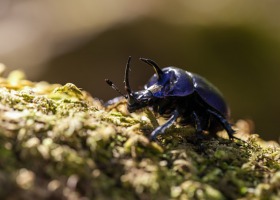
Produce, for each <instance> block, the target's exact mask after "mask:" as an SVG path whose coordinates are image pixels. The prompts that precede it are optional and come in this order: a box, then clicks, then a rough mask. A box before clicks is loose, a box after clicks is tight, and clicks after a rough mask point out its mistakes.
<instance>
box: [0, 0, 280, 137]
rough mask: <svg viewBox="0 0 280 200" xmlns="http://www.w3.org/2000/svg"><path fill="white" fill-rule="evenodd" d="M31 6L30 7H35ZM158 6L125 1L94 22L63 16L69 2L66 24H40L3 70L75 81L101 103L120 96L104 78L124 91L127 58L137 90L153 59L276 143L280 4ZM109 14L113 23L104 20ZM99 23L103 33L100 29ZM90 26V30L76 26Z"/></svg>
mask: <svg viewBox="0 0 280 200" xmlns="http://www.w3.org/2000/svg"><path fill="white" fill-rule="evenodd" d="M7 2H8V1H7ZM28 2H29V4H30V5H31V3H32V2H33V1H31V0H30V1H28ZM69 2H71V1H69ZM136 2H138V1H136ZM155 2H157V4H156V3H149V1H147V2H145V1H143V4H140V3H139V4H138V6H139V8H137V6H136V5H134V4H130V3H128V1H121V2H120V3H119V4H118V5H115V6H116V7H114V6H111V7H110V9H111V10H109V11H108V10H107V11H104V13H103V12H100V13H99V15H95V16H91V14H89V13H91V12H90V10H91V9H90V8H88V9H87V10H86V11H85V10H83V9H84V7H82V8H83V9H80V10H78V11H79V12H80V14H81V15H82V14H84V13H85V12H86V13H88V16H84V15H82V16H83V17H84V18H82V17H81V18H79V17H77V19H76V18H75V19H76V21H75V20H73V19H72V20H71V18H66V17H65V16H69V17H71V16H73V15H74V16H79V15H78V14H77V13H75V14H73V13H72V11H69V12H65V9H67V10H71V9H70V8H69V3H68V4H66V3H65V4H61V5H60V6H58V8H57V10H58V11H57V16H58V17H59V16H60V15H61V16H64V17H62V18H58V19H59V20H57V21H56V19H55V18H54V19H53V18H51V20H53V21H51V20H50V19H49V20H45V21H42V22H41V24H40V23H37V24H40V25H42V27H45V28H43V29H42V30H45V29H46V30H48V31H42V32H40V37H39V38H37V40H33V41H35V42H33V43H30V44H29V46H28V44H27V45H26V46H25V47H26V48H23V46H21V48H22V49H21V50H20V51H19V50H18V51H14V53H13V54H12V53H11V54H4V53H2V54H1V48H0V59H1V61H3V63H5V64H6V65H7V66H8V70H12V69H15V68H19V69H23V70H24V71H25V72H26V74H27V76H28V77H29V78H30V79H32V80H34V81H41V80H46V81H48V82H52V83H61V84H64V83H67V82H72V83H74V84H76V85H77V86H78V87H80V88H82V89H84V90H87V91H89V92H90V93H91V94H92V96H94V97H97V98H100V99H102V100H104V101H106V100H108V99H110V98H113V97H115V96H117V95H118V94H117V93H116V92H115V91H113V90H112V89H111V88H110V87H108V86H107V84H106V83H105V82H104V79H105V78H109V79H111V80H112V81H113V82H114V83H115V84H116V85H118V86H119V87H120V89H123V76H124V67H125V64H126V61H127V58H128V56H132V71H131V85H132V87H133V88H134V89H135V90H138V89H141V88H142V87H143V85H144V84H145V83H146V82H147V80H148V79H149V78H150V76H151V75H152V74H153V73H154V72H153V70H152V68H151V67H149V66H147V65H146V64H144V63H142V62H140V61H139V60H138V58H139V57H145V58H151V59H153V60H154V61H156V62H157V63H158V64H159V66H161V67H166V66H172V65H173V66H177V67H180V68H183V69H186V70H188V71H190V72H195V73H198V74H200V75H202V76H204V77H206V78H207V79H208V80H210V81H211V82H212V83H213V84H214V85H216V86H217V87H218V88H219V89H220V90H221V91H222V93H223V94H224V96H225V99H226V101H227V102H228V104H229V105H230V108H231V113H232V118H233V121H237V120H238V119H250V120H253V121H254V123H255V131H254V132H256V133H258V134H260V135H261V137H263V138H265V139H274V140H278V139H279V132H280V127H279V126H278V124H279V122H280V119H279V113H280V106H279V102H280V92H279V79H280V56H279V55H280V34H279V33H280V28H279V24H278V19H279V17H280V16H278V15H279V14H277V13H278V12H277V8H278V7H279V3H278V2H277V1H269V3H270V4H266V3H261V2H260V1H248V2H247V3H246V4H245V3H244V4H243V3H241V1H219V0H215V1H213V2H212V3H211V4H210V3H209V2H208V1H200V2H198V1H197V2H192V3H190V2H191V1H190V2H189V3H186V2H183V1H174V2H173V3H172V2H169V3H160V1H155ZM207 2H208V3H207ZM238 2H239V3H238ZM107 3H108V5H110V3H109V2H107ZM111 3H112V1H111ZM93 4H94V3H93ZM108 5H107V4H104V5H98V3H96V6H95V7H92V10H93V11H98V9H108ZM143 5H146V6H143ZM10 6H11V5H10ZM15 6H17V5H16V4H15V5H12V6H11V7H12V8H14V7H15ZM21 6H22V5H21ZM44 6H46V5H44ZM106 6H107V7H106ZM117 6H119V7H117ZM141 6H142V7H141ZM11 7H9V8H10V9H11ZM85 7H87V6H86V5H85ZM20 8H21V7H20ZM44 8H45V9H46V7H44ZM71 8H72V9H73V8H75V6H73V7H71ZM140 8H141V9H140ZM30 9H31V11H33V9H34V8H33V7H32V6H30ZM114 9H119V11H118V12H119V13H121V14H122V15H116V14H115V15H114V13H113V10H114ZM139 10H140V11H139ZM60 11H61V12H60ZM78 11H77V12H78ZM126 11H127V12H126ZM137 11H139V12H137ZM73 12H74V11H73ZM110 15H112V18H111V21H110V20H108V19H107V18H105V16H106V17H108V16H110ZM7 16H9V15H8V14H7ZM38 16H40V13H39V14H38ZM46 16H48V15H46ZM120 16H121V17H120ZM104 18H105V19H106V20H107V21H106V20H105V22H106V23H105V22H104V24H106V26H105V25H104V26H97V24H99V23H100V24H102V23H103V21H102V20H104ZM78 19H79V20H80V21H79V20H78ZM115 19H118V20H115ZM87 20H88V22H87V23H86V24H87V27H86V26H85V25H84V26H81V24H84V23H85V21H87ZM26 21H27V22H29V21H30V19H29V18H27V19H26ZM46 21H47V22H48V23H47V22H46ZM108 21H110V23H109V22H108ZM50 22H52V23H53V24H52V23H50ZM56 22H57V24H56ZM63 22H64V23H63ZM72 22H73V24H72V25H71V23H72ZM35 24H36V23H35ZM0 25H1V24H0ZM64 26H65V27H66V28H65V27H64ZM38 27H39V25H38ZM38 27H37V28H38ZM46 27H48V28H46ZM58 27H59V28H60V29H59V28H58ZM62 27H64V29H63V28H62ZM69 27H70V28H69ZM81 27H82V28H81ZM85 27H86V28H85ZM51 28H53V30H52V29H51ZM50 30H52V31H50ZM57 30H59V31H57ZM34 31H35V29H34V30H33V32H34ZM31 32H32V31H31ZM33 32H32V33H33ZM35 32H36V31H35ZM58 33H59V34H58ZM0 37H1V30H0ZM2 39H3V38H2ZM23 39H29V40H31V39H32V37H31V38H28V34H27V36H26V38H23ZM33 39H34V37H33ZM9 40H10V41H14V40H12V38H9ZM24 41H26V40H24ZM0 42H1V41H0ZM16 42H17V41H14V43H15V44H16ZM18 43H19V42H18ZM2 48H3V47H2ZM31 49H33V50H31ZM46 49H47V50H46ZM18 52H22V53H20V54H19V53H18ZM28 52H29V54H28ZM39 52H40V53H39ZM35 58H36V59H37V60H36V59H35ZM34 59H35V60H34ZM10 65H11V66H12V67H10V68H9V66H10Z"/></svg>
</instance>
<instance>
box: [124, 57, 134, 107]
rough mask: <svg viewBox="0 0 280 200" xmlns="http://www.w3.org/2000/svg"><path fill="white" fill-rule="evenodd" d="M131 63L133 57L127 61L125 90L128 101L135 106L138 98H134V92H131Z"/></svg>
mask: <svg viewBox="0 0 280 200" xmlns="http://www.w3.org/2000/svg"><path fill="white" fill-rule="evenodd" d="M130 61H131V56H129V57H128V60H127V64H126V67H125V74H124V88H125V90H126V92H127V95H128V97H127V99H128V101H129V102H130V103H131V104H133V103H135V102H137V100H136V98H135V97H134V96H133V94H132V92H131V87H130V84H129V78H128V77H129V70H130V67H129V65H130Z"/></svg>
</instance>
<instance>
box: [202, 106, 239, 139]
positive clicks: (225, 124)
mask: <svg viewBox="0 0 280 200" xmlns="http://www.w3.org/2000/svg"><path fill="white" fill-rule="evenodd" d="M207 111H208V112H209V113H210V114H212V115H213V116H214V117H216V118H217V119H218V120H219V121H220V123H221V124H222V125H223V127H224V129H225V130H226V131H227V133H228V136H229V138H236V137H234V136H233V134H234V133H235V131H234V130H233V129H232V127H231V125H230V124H229V123H228V121H227V120H226V119H225V118H224V117H223V116H222V115H220V114H219V113H217V112H215V111H213V110H210V109H207ZM236 139H238V138H236Z"/></svg>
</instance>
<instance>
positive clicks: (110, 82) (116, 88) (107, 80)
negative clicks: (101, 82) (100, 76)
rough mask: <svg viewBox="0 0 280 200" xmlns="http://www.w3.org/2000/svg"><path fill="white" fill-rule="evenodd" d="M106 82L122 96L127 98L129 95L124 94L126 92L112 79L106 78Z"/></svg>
mask: <svg viewBox="0 0 280 200" xmlns="http://www.w3.org/2000/svg"><path fill="white" fill-rule="evenodd" d="M105 82H106V83H107V84H108V85H109V86H110V87H111V88H113V89H114V90H115V91H117V92H118V93H119V94H120V95H121V96H123V97H124V98H126V99H127V96H126V95H124V94H123V93H122V92H121V91H120V90H119V88H118V87H117V86H116V85H115V84H114V83H113V82H112V81H110V80H109V79H105Z"/></svg>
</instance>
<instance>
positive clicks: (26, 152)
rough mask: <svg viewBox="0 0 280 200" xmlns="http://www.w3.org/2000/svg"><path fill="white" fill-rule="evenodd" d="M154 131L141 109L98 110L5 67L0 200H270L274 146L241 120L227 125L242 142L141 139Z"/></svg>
mask: <svg viewBox="0 0 280 200" xmlns="http://www.w3.org/2000/svg"><path fill="white" fill-rule="evenodd" d="M93 87H94V86H93ZM96 88H98V87H96ZM155 126H157V123H156V120H155V117H154V116H153V113H152V112H150V111H149V110H146V111H143V112H138V113H133V114H129V113H127V111H126V108H125V102H119V103H118V104H116V105H112V106H110V107H109V108H107V109H105V108H104V107H103V106H102V103H101V102H100V101H99V100H98V99H94V98H92V97H91V96H90V95H89V94H88V93H87V92H85V91H83V90H81V89H79V88H77V87H76V86H75V85H73V84H70V83H68V84H66V85H64V86H61V85H58V84H49V83H46V82H38V83H34V82H31V81H28V80H26V79H25V78H24V75H23V74H22V73H21V72H19V71H14V72H12V73H11V74H10V75H9V76H8V77H7V78H3V77H2V78H0V199H26V200H29V199H83V200H86V199H279V198H280V148H279V145H278V143H276V142H266V141H263V140H261V139H260V138H259V137H258V135H255V134H250V133H249V131H248V129H246V127H248V124H247V123H246V121H242V120H239V122H238V123H237V124H236V125H235V129H239V131H238V133H237V135H236V137H239V138H241V139H242V140H243V141H238V140H229V139H227V138H225V137H224V133H223V132H221V133H219V136H218V137H210V136H209V137H207V136H206V137H205V140H201V141H200V142H199V143H198V142H197V140H196V139H195V132H194V129H193V128H191V127H181V126H179V125H174V126H172V127H171V128H169V129H168V130H167V131H166V134H164V135H162V136H159V140H158V141H157V142H150V141H149V140H148V139H147V137H148V136H149V134H150V133H151V131H152V130H153V129H154V128H155ZM244 127H245V128H244Z"/></svg>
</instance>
